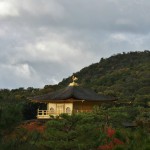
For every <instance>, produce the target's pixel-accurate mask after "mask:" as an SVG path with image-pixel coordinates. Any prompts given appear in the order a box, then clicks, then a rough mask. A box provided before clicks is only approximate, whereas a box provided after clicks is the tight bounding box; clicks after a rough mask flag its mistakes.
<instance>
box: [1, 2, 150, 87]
mask: <svg viewBox="0 0 150 150" xmlns="http://www.w3.org/2000/svg"><path fill="white" fill-rule="evenodd" d="M149 18H150V1H147V0H138V1H136V0H126V1H125V0H92V1H91V0H82V1H81V0H71V1H70V0H49V1H47V0H38V1H37V0H22V1H20V0H11V1H10V0H0V72H1V73H0V88H15V87H20V86H21V87H22V86H24V87H28V86H35V87H42V86H44V85H45V84H55V83H57V82H59V81H61V80H62V79H63V78H65V77H67V76H69V75H71V74H72V73H73V72H76V71H78V70H80V69H81V68H82V67H84V66H87V65H89V64H91V63H93V62H97V61H99V60H100V58H101V57H109V56H110V55H113V54H115V53H121V52H123V51H131V50H134V51H135V50H144V49H149V47H150V43H149V40H150V28H149V26H150V19H149ZM10 74H11V76H10Z"/></svg>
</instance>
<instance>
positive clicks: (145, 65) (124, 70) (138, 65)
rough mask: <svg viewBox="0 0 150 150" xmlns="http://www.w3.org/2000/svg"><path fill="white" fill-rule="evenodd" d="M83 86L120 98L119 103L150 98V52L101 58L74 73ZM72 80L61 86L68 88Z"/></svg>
mask: <svg viewBox="0 0 150 150" xmlns="http://www.w3.org/2000/svg"><path fill="white" fill-rule="evenodd" d="M74 75H75V76H77V77H78V78H79V83H80V84H81V85H82V86H86V87H90V88H92V89H94V90H96V91H97V92H98V93H103V94H105V95H113V96H117V97H118V98H119V99H120V100H132V101H133V100H136V101H139V100H141V99H142V102H143V101H144V102H146V103H147V101H148V99H150V94H149V91H150V86H149V85H150V51H144V52H129V53H123V54H117V55H113V56H111V57H110V58H106V59H104V58H102V59H101V60H100V62H99V63H96V64H92V65H90V66H88V67H85V68H83V69H82V70H81V71H79V72H77V73H75V74H74ZM70 81H71V77H69V78H67V79H64V80H63V81H62V82H60V83H59V86H66V85H68V84H69V82H70Z"/></svg>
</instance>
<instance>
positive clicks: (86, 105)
mask: <svg viewBox="0 0 150 150" xmlns="http://www.w3.org/2000/svg"><path fill="white" fill-rule="evenodd" d="M100 105H101V102H90V101H79V102H74V103H73V111H74V112H75V113H76V112H90V111H92V110H93V107H94V106H100Z"/></svg>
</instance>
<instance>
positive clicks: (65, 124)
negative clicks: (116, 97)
mask: <svg viewBox="0 0 150 150" xmlns="http://www.w3.org/2000/svg"><path fill="white" fill-rule="evenodd" d="M16 110H17V109H16ZM132 112H134V113H131V108H127V107H119V108H118V107H112V108H106V107H100V108H99V107H95V108H94V109H93V112H91V113H80V114H73V115H71V116H70V115H67V114H62V115H61V116H60V117H58V118H55V119H52V120H49V121H47V122H46V123H44V124H42V125H39V126H38V127H37V126H35V125H34V124H33V127H31V126H30V127H27V126H21V125H19V124H18V125H17V126H16V122H17V123H18V121H20V118H19V117H18V119H17V120H13V118H15V117H14V115H15V113H14V114H8V115H9V117H8V116H7V115H5V117H6V116H7V117H8V118H7V117H6V118H5V119H8V120H9V121H10V122H11V125H12V126H11V127H10V128H9V127H8V122H7V121H6V122H5V120H2V119H4V118H1V120H0V121H1V122H0V127H1V129H2V130H1V131H3V132H0V133H1V138H0V145H1V149H2V150H8V149H9V150H11V149H13V150H24V149H25V150H26V149H29V150H30V149H32V150H34V149H39V150H148V149H150V144H149V143H150V110H149V109H148V108H146V109H145V108H144V107H140V108H132ZM20 117H21V116H20ZM10 122H9V124H10ZM123 122H130V123H131V122H132V123H134V124H136V126H133V127H132V128H127V127H129V126H126V127H125V126H123V125H122V123H123ZM4 123H5V124H4ZM37 123H38V122H37ZM30 124H31V125H32V121H31V122H30Z"/></svg>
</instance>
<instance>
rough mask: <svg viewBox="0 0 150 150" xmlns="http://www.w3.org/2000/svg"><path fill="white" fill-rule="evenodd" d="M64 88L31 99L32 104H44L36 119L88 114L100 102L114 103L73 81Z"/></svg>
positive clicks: (108, 98)
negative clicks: (45, 105)
mask: <svg viewBox="0 0 150 150" xmlns="http://www.w3.org/2000/svg"><path fill="white" fill-rule="evenodd" d="M76 80H77V78H76V77H74V76H73V82H72V83H70V84H69V85H68V86H67V87H66V88H64V89H61V90H58V91H56V92H51V93H48V94H45V95H41V96H35V97H33V98H31V101H32V102H36V103H46V104H47V109H46V110H39V109H38V110H37V118H38V119H49V118H50V116H52V115H53V116H59V115H60V114H62V113H67V114H72V113H78V112H90V111H92V109H93V106H95V105H101V103H102V102H105V103H109V102H113V101H116V98H114V97H110V96H104V95H99V94H97V93H96V92H94V91H92V90H90V89H85V88H82V87H80V86H79V85H78V84H77V83H76V82H75V81H76Z"/></svg>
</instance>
